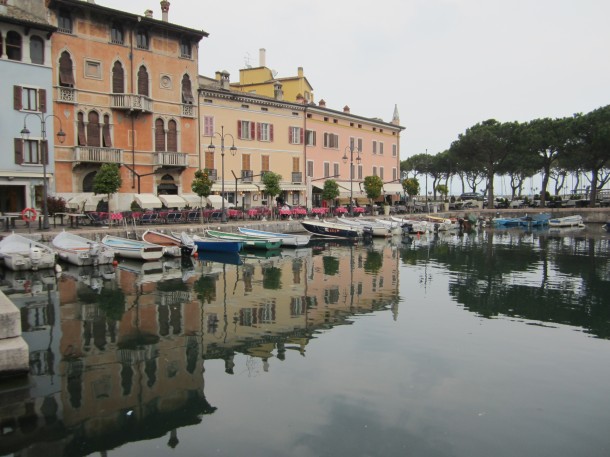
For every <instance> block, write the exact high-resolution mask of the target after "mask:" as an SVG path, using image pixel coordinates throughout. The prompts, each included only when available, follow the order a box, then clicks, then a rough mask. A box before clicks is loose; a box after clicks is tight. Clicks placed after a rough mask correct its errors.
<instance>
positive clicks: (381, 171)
mask: <svg viewBox="0 0 610 457" xmlns="http://www.w3.org/2000/svg"><path fill="white" fill-rule="evenodd" d="M379 177H380V178H381V179H382V180H383V167H379Z"/></svg>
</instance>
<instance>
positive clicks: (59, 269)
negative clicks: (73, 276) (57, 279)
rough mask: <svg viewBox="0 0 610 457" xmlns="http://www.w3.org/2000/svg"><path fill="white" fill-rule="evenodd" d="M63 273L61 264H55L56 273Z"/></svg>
mask: <svg viewBox="0 0 610 457" xmlns="http://www.w3.org/2000/svg"><path fill="white" fill-rule="evenodd" d="M61 271H62V270H61V265H60V264H58V263H56V264H55V273H61Z"/></svg>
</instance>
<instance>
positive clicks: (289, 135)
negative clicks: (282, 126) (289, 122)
mask: <svg viewBox="0 0 610 457" xmlns="http://www.w3.org/2000/svg"><path fill="white" fill-rule="evenodd" d="M288 142H289V143H290V144H292V142H293V141H292V127H288Z"/></svg>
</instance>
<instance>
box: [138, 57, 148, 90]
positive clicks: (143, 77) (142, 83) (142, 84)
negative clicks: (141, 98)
mask: <svg viewBox="0 0 610 457" xmlns="http://www.w3.org/2000/svg"><path fill="white" fill-rule="evenodd" d="M138 95H145V96H146V97H148V71H146V67H145V66H144V65H142V66H141V67H140V69H139V70H138Z"/></svg>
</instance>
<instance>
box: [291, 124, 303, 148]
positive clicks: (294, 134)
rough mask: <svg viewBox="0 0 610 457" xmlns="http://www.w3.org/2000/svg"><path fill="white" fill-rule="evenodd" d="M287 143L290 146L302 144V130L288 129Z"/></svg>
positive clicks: (297, 128)
mask: <svg viewBox="0 0 610 457" xmlns="http://www.w3.org/2000/svg"><path fill="white" fill-rule="evenodd" d="M288 142H289V143H290V144H303V129H302V128H301V127H288Z"/></svg>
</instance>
